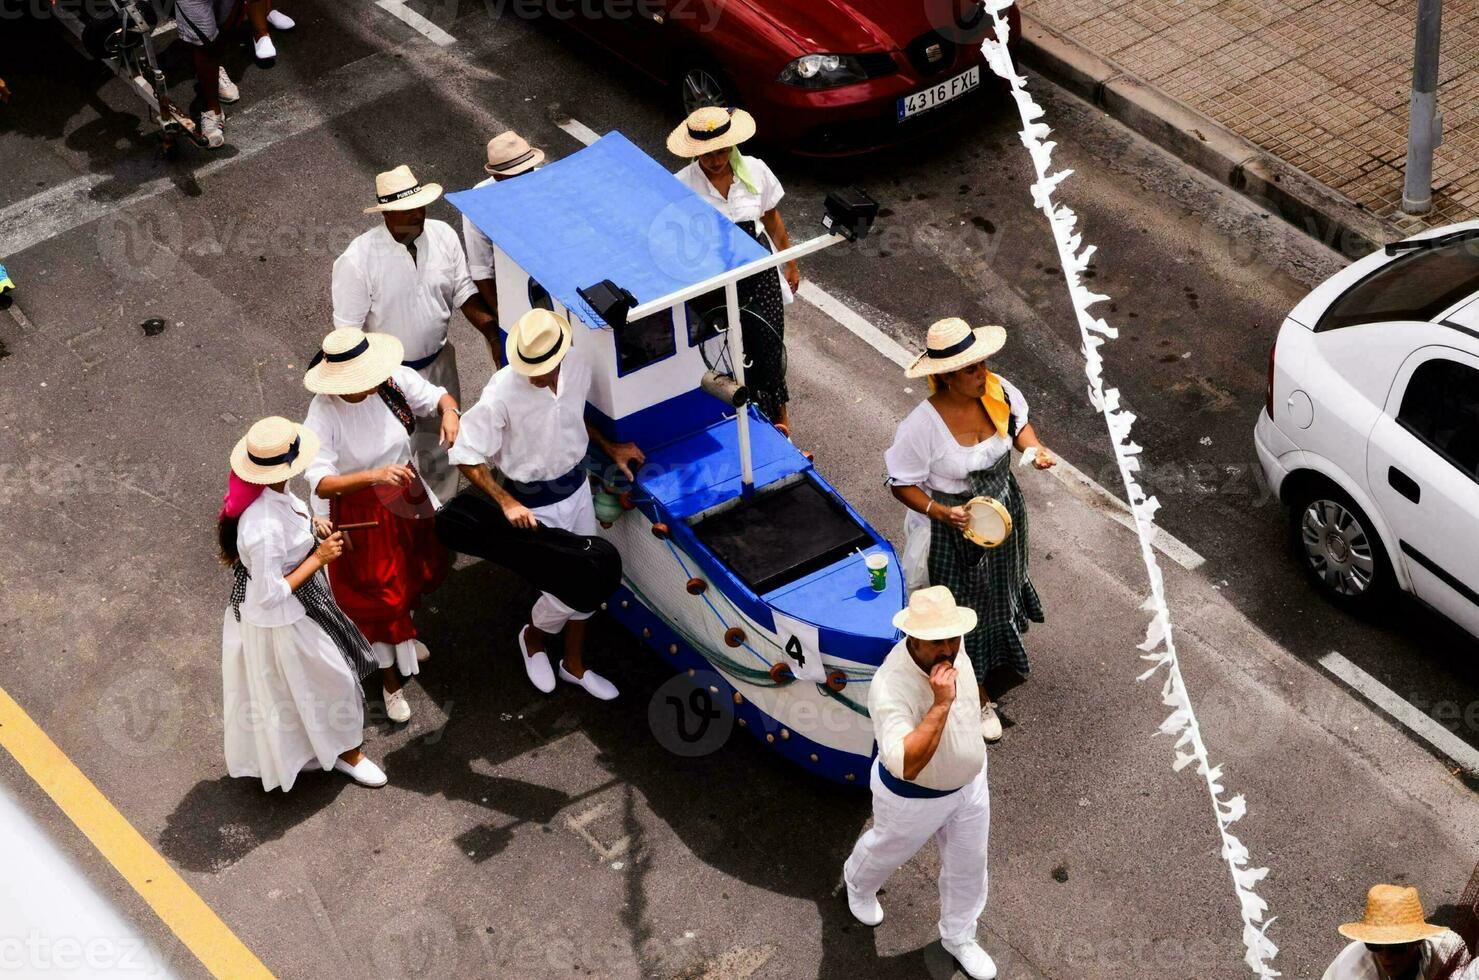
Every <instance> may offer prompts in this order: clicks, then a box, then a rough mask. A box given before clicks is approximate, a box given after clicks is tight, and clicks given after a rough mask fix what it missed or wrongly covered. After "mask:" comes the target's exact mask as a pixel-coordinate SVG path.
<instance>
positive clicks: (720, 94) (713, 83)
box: [674, 59, 735, 117]
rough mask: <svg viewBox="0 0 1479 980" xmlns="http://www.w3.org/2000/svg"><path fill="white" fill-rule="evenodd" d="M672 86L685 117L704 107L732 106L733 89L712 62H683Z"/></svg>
mask: <svg viewBox="0 0 1479 980" xmlns="http://www.w3.org/2000/svg"><path fill="white" fill-rule="evenodd" d="M674 85H675V87H676V88H677V91H678V98H679V101H680V103H681V105H682V108H683V115H684V116H685V117H686V116H688V115H689V114H690V113H692V112H693V110H695V109H702V108H703V107H704V106H711V105H717V106H725V107H728V106H732V105H734V101H735V100H734V89H733V87H732V86H730V84H729V81H728V79H726V78H725V77H724V73H723V72H722V71H720V70H719V69H718V68H716V67H715V66H714V64H713V63H712V62H709V61H704V60H701V59H694V60H691V61H687V62H684V64H683V67H682V68H681V69H680V70H679V71H678V76H677V79H676V80H675V82H674Z"/></svg>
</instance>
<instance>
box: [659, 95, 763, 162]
mask: <svg viewBox="0 0 1479 980" xmlns="http://www.w3.org/2000/svg"><path fill="white" fill-rule="evenodd" d="M754 135H755V117H754V116H752V115H750V114H749V113H748V112H746V111H745V110H743V109H726V108H724V107H723V106H717V105H710V106H704V107H702V108H699V109H695V110H693V112H691V113H689V115H688V118H687V119H685V120H683V122H682V123H681V124H680V125H679V126H678V128H677V129H675V130H673V131H672V133H670V134H669V135H668V151H669V152H670V153H672V154H674V155H675V156H680V157H688V158H689V159H692V158H693V157H701V156H703V155H704V154H705V153H710V152H712V151H714V150H723V149H727V148H729V147H731V146H739V145H740V144H741V143H743V142H744V141H745V140H747V139H749V138H750V137H751V136H754Z"/></svg>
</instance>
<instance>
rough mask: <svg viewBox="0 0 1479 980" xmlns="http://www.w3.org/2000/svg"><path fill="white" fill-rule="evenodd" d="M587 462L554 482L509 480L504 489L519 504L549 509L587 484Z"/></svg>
mask: <svg viewBox="0 0 1479 980" xmlns="http://www.w3.org/2000/svg"><path fill="white" fill-rule="evenodd" d="M586 479H587V477H586V468H585V460H583V459H582V460H581V461H580V462H579V463H576V464H575V468H574V469H572V470H571V471H570V472H569V473H566V474H565V475H564V476H557V477H555V478H554V479H552V480H540V481H539V482H538V483H520V482H518V481H517V480H507V481H505V482H504V484H503V489H505V490H507V491H508V493H509V496H511V497H513V498H514V499H515V500H517V501H518V502H519V503H521V504H523V505H524V506H525V507H528V508H529V509H530V510H533V509H534V508H535V507H548V506H549V505H550V504H557V503H559V502H560V501H562V500H565V499H566V498H568V497H569V496H570V495H571V494H573V493H574V492H575V491H577V490H579V489H580V488H581V486H582V485H584V484H585V482H586Z"/></svg>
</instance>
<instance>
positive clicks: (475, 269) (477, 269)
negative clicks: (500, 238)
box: [462, 177, 498, 280]
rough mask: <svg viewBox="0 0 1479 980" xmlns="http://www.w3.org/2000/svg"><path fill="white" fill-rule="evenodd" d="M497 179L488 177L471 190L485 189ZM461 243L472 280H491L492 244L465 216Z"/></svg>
mask: <svg viewBox="0 0 1479 980" xmlns="http://www.w3.org/2000/svg"><path fill="white" fill-rule="evenodd" d="M497 180H498V178H497V177H489V178H488V179H487V180H480V181H478V182H477V183H476V184H473V185H472V187H473V190H477V189H478V188H479V187H487V186H488V185H489V184H491V183H494V182H495V181H497ZM462 243H463V244H464V245H466V246H467V271H468V274H469V275H471V276H472V277H473V279H474V280H478V279H492V278H493V242H492V241H491V240H490V239H489V238H488V236H487V235H485V234H483V232H482V230H481V229H479V228H478V226H477V225H475V224H473V223H472V219H471V218H469V217H468V216H467V215H465V214H464V215H463V216H462Z"/></svg>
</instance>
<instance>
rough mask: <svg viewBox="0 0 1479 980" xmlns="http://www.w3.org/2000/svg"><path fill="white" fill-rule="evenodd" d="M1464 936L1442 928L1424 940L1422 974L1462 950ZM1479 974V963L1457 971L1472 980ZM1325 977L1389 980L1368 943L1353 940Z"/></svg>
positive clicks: (1457, 976) (1463, 978) (1459, 979)
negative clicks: (1370, 951)
mask: <svg viewBox="0 0 1479 980" xmlns="http://www.w3.org/2000/svg"><path fill="white" fill-rule="evenodd" d="M1462 943H1463V940H1462V939H1460V938H1459V935H1458V933H1456V932H1452V931H1450V932H1442V933H1439V934H1438V935H1436V936H1434V937H1433V938H1432V939H1425V940H1423V944H1422V951H1421V952H1420V953H1419V955H1418V970H1417V975H1418V976H1419V977H1426V976H1428V975H1429V974H1430V973H1431V971H1433V970H1435V969H1436V968H1437V967H1438V966H1440V965H1441V964H1442V962H1443V960H1445V959H1447V958H1448V957H1450V956H1452V955H1453V954H1454V953H1455V952H1457V951H1458V948H1459V946H1460V945H1462ZM1434 952H1437V954H1438V960H1437V962H1434V959H1433V953H1434ZM1474 977H1479V966H1476V965H1475V964H1470V966H1469V967H1467V968H1465V969H1462V970H1459V971H1458V973H1457V974H1455V975H1454V980H1472V978H1474ZM1321 980H1387V978H1386V977H1385V976H1384V975H1383V974H1382V972H1381V971H1380V970H1378V969H1377V968H1376V961H1375V960H1373V959H1372V958H1371V954H1370V953H1369V952H1367V950H1366V944H1365V943H1351V944H1350V945H1349V946H1347V947H1346V948H1345V949H1343V950H1341V951H1340V955H1339V956H1337V957H1336V958H1335V961H1334V962H1332V963H1331V964H1330V966H1329V967H1328V968H1327V969H1326V970H1325V975H1324V976H1323V977H1322V978H1321Z"/></svg>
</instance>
